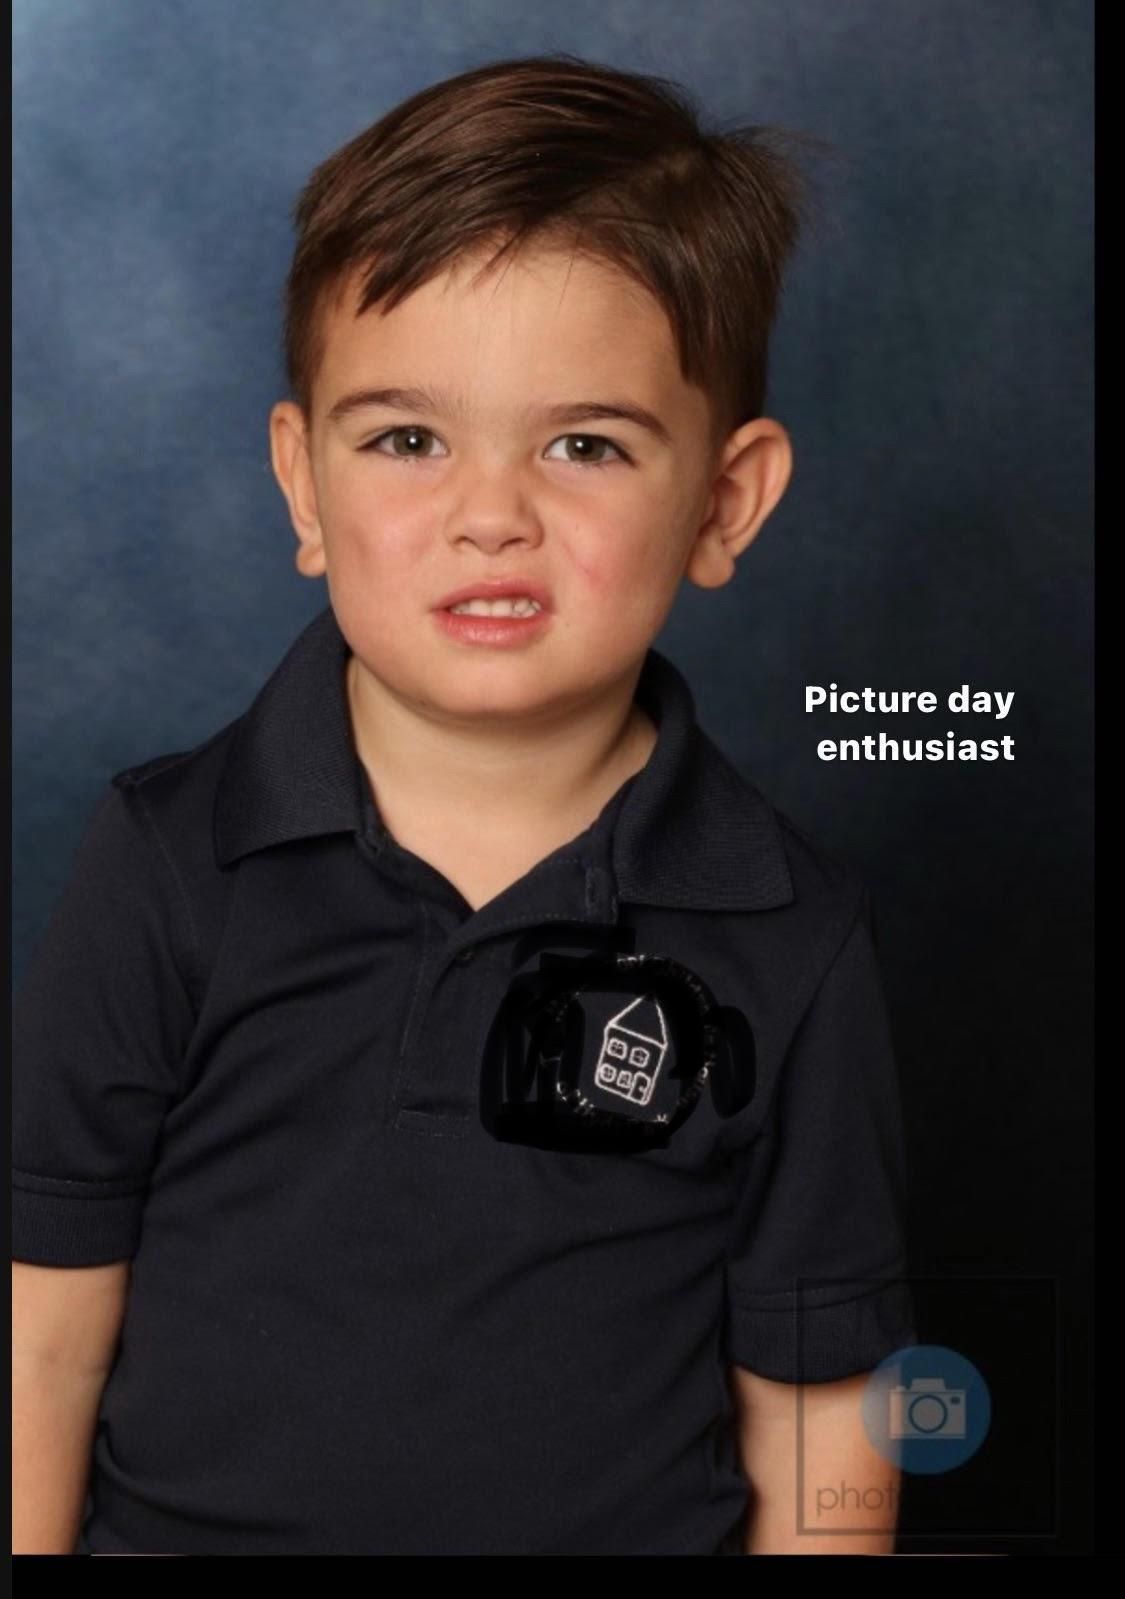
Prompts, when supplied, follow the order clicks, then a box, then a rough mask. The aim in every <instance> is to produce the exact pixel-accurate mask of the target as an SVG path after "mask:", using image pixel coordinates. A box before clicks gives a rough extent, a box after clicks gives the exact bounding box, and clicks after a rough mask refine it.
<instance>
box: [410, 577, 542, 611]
mask: <svg viewBox="0 0 1125 1599" xmlns="http://www.w3.org/2000/svg"><path fill="white" fill-rule="evenodd" d="M550 609H551V596H550V593H549V592H548V590H547V589H546V588H545V587H544V586H543V584H541V583H539V582H537V581H536V580H535V579H533V578H521V577H506V578H487V579H482V580H481V581H480V582H478V583H473V584H467V585H466V586H465V587H464V588H459V589H455V590H454V591H453V592H452V593H451V594H447V595H446V596H445V598H444V599H443V600H440V601H439V602H438V604H437V605H436V606H435V610H440V611H448V612H450V614H451V615H454V616H483V617H489V616H497V617H517V618H518V617H528V616H538V615H539V614H540V612H543V611H549V610H550Z"/></svg>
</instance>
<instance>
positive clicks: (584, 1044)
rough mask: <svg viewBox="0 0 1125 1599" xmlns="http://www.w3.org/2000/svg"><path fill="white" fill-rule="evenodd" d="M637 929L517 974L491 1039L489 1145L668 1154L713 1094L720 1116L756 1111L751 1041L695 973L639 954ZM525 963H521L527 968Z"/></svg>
mask: <svg viewBox="0 0 1125 1599" xmlns="http://www.w3.org/2000/svg"><path fill="white" fill-rule="evenodd" d="M632 938H633V933H632V930H631V929H626V928H620V927H618V928H615V929H612V930H610V931H608V932H607V934H606V941H605V947H604V948H595V949H593V950H589V949H587V950H586V951H585V952H584V953H582V954H577V955H570V954H562V953H559V952H558V951H557V949H556V950H547V951H543V950H541V951H540V953H539V966H538V970H535V971H532V970H527V969H522V970H521V969H519V968H520V966H521V965H522V964H523V960H522V959H521V960H516V959H514V960H513V964H514V965H515V966H516V968H517V969H516V971H515V974H514V975H513V977H512V978H511V981H510V982H509V985H508V991H507V993H506V994H505V996H504V999H503V1001H502V1002H501V1004H500V1007H499V1009H498V1010H497V1013H496V1015H495V1017H494V1018H493V1021H492V1025H491V1027H490V1028H489V1031H488V1036H487V1040H486V1043H485V1048H484V1055H483V1058H482V1061H481V1072H480V1117H481V1123H482V1125H483V1126H484V1128H485V1130H486V1131H487V1132H488V1133H490V1134H491V1135H492V1137H493V1138H496V1139H499V1140H501V1141H502V1142H506V1143H522V1144H532V1145H535V1146H537V1147H538V1148H541V1149H571V1150H575V1149H579V1150H589V1151H615V1152H618V1153H628V1152H631V1151H635V1150H641V1149H661V1148H663V1147H665V1146H666V1145H667V1143H668V1140H669V1138H670V1137H671V1136H672V1135H673V1134H674V1133H675V1132H676V1130H677V1128H679V1127H680V1126H681V1125H682V1123H683V1122H684V1121H686V1119H687V1118H688V1116H690V1115H691V1114H692V1112H693V1111H694V1110H695V1108H696V1105H697V1104H698V1102H699V1100H700V1097H701V1095H702V1093H703V1090H704V1089H705V1088H707V1089H709V1090H710V1095H711V1101H712V1104H713V1106H714V1108H715V1111H716V1113H717V1114H718V1115H719V1116H722V1117H727V1116H732V1115H735V1114H736V1113H737V1112H738V1111H740V1110H742V1109H744V1108H745V1106H746V1105H748V1104H749V1103H750V1100H751V1099H752V1097H753V1094H754V1088H755V1083H756V1062H755V1051H754V1037H753V1033H752V1032H751V1029H750V1024H749V1023H748V1022H747V1020H746V1018H745V1016H744V1015H743V1014H742V1012H741V1011H739V1010H737V1009H736V1008H735V1007H733V1006H729V1005H718V1004H717V1003H716V1001H715V999H714V996H713V995H712V994H711V991H710V989H709V988H708V987H707V985H706V984H705V983H704V982H703V980H702V978H700V977H699V976H698V975H697V974H696V973H695V972H693V971H691V970H690V969H689V968H688V967H686V966H684V965H683V964H682V963H681V962H679V961H675V960H672V959H671V958H670V957H669V956H664V955H647V954H635V953H633V950H632ZM525 958H526V955H525V956H524V959H525Z"/></svg>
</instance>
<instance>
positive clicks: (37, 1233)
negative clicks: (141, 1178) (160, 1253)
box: [12, 1171, 145, 1266]
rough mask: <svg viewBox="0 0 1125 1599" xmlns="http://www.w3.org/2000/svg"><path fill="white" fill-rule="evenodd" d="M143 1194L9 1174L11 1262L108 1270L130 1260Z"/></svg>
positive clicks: (116, 1186) (130, 1188) (119, 1186)
mask: <svg viewBox="0 0 1125 1599" xmlns="http://www.w3.org/2000/svg"><path fill="white" fill-rule="evenodd" d="M144 1198H145V1190H144V1189H143V1188H137V1187H136V1186H135V1185H133V1184H125V1183H84V1182H69V1181H65V1180H63V1179H61V1178H55V1177H37V1176H35V1175H33V1174H32V1173H30V1172H18V1171H14V1172H13V1173H12V1259H13V1260H22V1261H26V1262H27V1263H28V1264H30V1265H34V1266H108V1265H110V1264H111V1263H112V1262H113V1261H116V1260H131V1259H132V1257H133V1256H134V1255H135V1254H136V1252H137V1246H138V1244H139V1242H140V1236H141V1214H142V1211H143V1208H144Z"/></svg>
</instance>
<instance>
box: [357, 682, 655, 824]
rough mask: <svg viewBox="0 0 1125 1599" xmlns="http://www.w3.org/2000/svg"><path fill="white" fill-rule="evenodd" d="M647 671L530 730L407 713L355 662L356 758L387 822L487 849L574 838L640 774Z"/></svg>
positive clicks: (645, 742)
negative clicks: (511, 842) (474, 839)
mask: <svg viewBox="0 0 1125 1599" xmlns="http://www.w3.org/2000/svg"><path fill="white" fill-rule="evenodd" d="M639 676H640V665H638V667H637V668H636V670H635V671H634V672H633V673H631V674H630V675H629V677H628V678H626V679H622V680H620V681H618V682H617V683H615V684H612V685H610V686H609V687H608V688H607V690H606V692H605V693H604V695H602V696H601V697H600V698H599V699H598V700H597V701H595V702H594V703H592V704H589V705H586V706H583V707H582V708H581V709H580V710H579V711H572V712H570V713H569V715H566V714H563V715H559V716H557V717H555V718H553V719H550V720H546V719H540V720H539V721H538V722H536V723H531V724H527V723H525V724H522V725H516V724H509V725H507V726H504V725H503V724H501V723H496V722H494V723H491V724H484V723H480V724H477V725H475V726H474V725H469V724H458V723H456V722H453V721H448V720H447V721H442V720H440V719H439V718H437V717H432V716H426V715H423V714H420V713H418V712H417V711H415V710H413V709H412V708H410V707H408V706H406V705H404V704H403V703H402V701H401V700H400V699H398V698H397V697H396V696H395V695H393V694H391V693H389V692H388V691H387V690H386V689H385V688H384V687H383V686H382V685H381V684H380V683H379V682H377V681H376V680H375V679H373V678H372V676H371V674H370V673H368V672H365V671H363V670H362V669H361V668H360V664H359V661H358V659H357V657H356V656H355V655H352V656H351V657H350V658H349V660H348V665H347V690H348V704H349V708H350V712H351V721H352V728H353V732H354V737H355V744H356V751H357V753H358V755H359V758H360V760H361V762H362V763H363V766H364V768H365V769H366V771H367V774H368V778H369V780H370V782H371V785H372V789H373V792H374V794H375V799H376V804H377V805H378V807H379V810H380V812H381V814H382V816H383V820H384V822H385V823H386V825H387V826H388V827H389V828H390V831H391V833H392V834H395V832H396V828H395V818H396V817H399V818H405V817H407V816H409V818H410V819H411V823H412V824H414V825H417V826H425V825H426V823H427V822H429V823H430V824H432V825H435V826H436V825H442V826H445V827H448V828H449V829H450V830H451V831H452V833H453V834H454V835H456V836H461V837H464V836H471V835H473V834H475V833H476V832H477V830H478V829H479V830H480V833H481V842H482V844H485V843H486V841H491V840H495V839H497V838H502V837H503V836H504V834H505V832H506V831H507V830H509V829H511V830H514V831H515V832H517V833H519V834H521V835H523V836H526V835H527V834H528V833H529V832H536V831H539V832H542V833H543V834H544V835H547V836H549V835H551V834H553V833H554V832H561V836H562V837H564V838H566V837H571V836H575V835H576V834H577V833H578V832H581V831H582V830H583V829H584V828H585V827H587V826H589V825H590V823H591V822H593V821H594V820H595V818H596V817H597V815H598V812H599V811H600V810H601V809H602V808H603V806H604V805H605V804H607V803H608V801H609V800H610V799H611V798H612V797H613V795H614V794H615V793H616V792H617V790H618V789H619V788H620V787H621V785H622V783H624V782H626V781H627V779H628V778H630V777H632V776H633V775H634V774H635V773H636V772H638V771H640V769H641V767H642V766H644V764H645V762H646V761H647V760H648V758H649V756H650V754H651V753H652V749H653V746H654V745H655V743H656V736H657V732H656V728H655V726H654V724H653V722H652V720H651V719H650V717H649V716H648V715H647V713H646V712H644V711H643V710H642V709H641V707H640V706H639V705H637V704H636V702H635V700H634V692H635V689H636V683H637V679H638V678H639Z"/></svg>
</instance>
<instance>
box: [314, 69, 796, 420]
mask: <svg viewBox="0 0 1125 1599" xmlns="http://www.w3.org/2000/svg"><path fill="white" fill-rule="evenodd" d="M788 143H792V144H794V145H803V146H805V147H806V148H816V149H819V150H824V149H827V148H828V146H826V145H825V144H824V143H823V141H821V140H818V139H814V138H812V137H811V136H809V135H807V134H797V133H792V132H786V131H784V130H781V129H778V128H766V127H761V126H757V125H755V126H744V127H738V128H734V129H731V130H729V131H727V132H723V133H720V132H706V131H704V130H703V129H702V128H701V126H700V124H699V121H698V118H697V114H696V111H695V107H694V103H693V101H692V100H691V98H690V97H689V95H688V94H687V92H686V91H685V90H684V89H683V88H682V87H681V86H680V85H678V84H676V83H674V82H672V81H671V80H669V79H666V78H658V77H651V76H644V75H641V74H639V73H632V72H624V71H620V70H618V69H616V68H612V67H607V66H602V65H597V64H594V63H591V62H587V61H584V60H582V59H581V58H579V57H577V56H572V55H569V54H567V53H563V52H558V53H555V54H552V55H542V56H531V57H525V58H523V59H518V60H505V61H499V62H494V63H490V64H488V65H486V66H482V67H477V68H475V69H473V70H472V71H469V72H464V73H461V74H460V75H459V76H457V77H454V78H449V79H447V80H445V81H444V82H441V83H437V84H434V85H432V86H431V87H429V88H427V89H423V90H421V91H420V92H419V93H418V94H415V95H413V96H412V97H411V98H410V99H408V100H406V101H404V102H403V103H402V104H401V105H398V106H396V107H395V108H394V110H392V111H390V112H388V113H387V115H386V116H384V117H383V118H381V120H380V121H378V122H376V123H375V124H374V125H373V126H372V127H370V128H368V129H367V130H366V131H365V132H363V133H361V134H359V135H358V137H356V138H354V139H352V140H351V141H350V142H349V143H348V144H346V145H344V146H343V148H342V149H340V150H338V151H337V152H336V153H335V154H334V155H332V156H330V157H329V159H328V160H327V161H325V162H323V163H322V165H320V166H319V167H317V169H316V171H315V172H314V173H313V174H312V176H311V178H310V179H309V181H308V183H307V184H306V186H305V188H304V190H303V191H302V193H301V195H300V198H299V200H298V202H297V205H296V207H295V211H294V218H295V221H296V225H297V235H298V236H297V244H296V249H295V252H294V256H293V262H292V266H291V268H290V272H289V277H288V282H287V285H286V318H285V359H286V367H287V372H288V378H289V384H290V390H291V393H292V395H293V397H294V399H295V400H296V401H297V403H298V404H299V405H300V406H301V408H302V409H303V410H304V411H305V413H306V415H308V414H309V412H310V398H311V391H312V385H313V380H314V378H315V374H316V371H317V367H318V365H319V361H320V357H321V342H320V336H319V332H320V325H321V322H320V312H321V309H322V306H323V304H324V300H325V297H326V294H327V293H328V292H329V291H330V290H331V289H332V288H333V287H335V288H336V289H339V288H341V287H342V286H343V284H344V282H345V280H346V278H347V277H348V276H349V275H350V274H351V272H352V271H353V270H355V269H357V268H363V269H364V272H365V275H364V277H363V278H362V280H361V291H360V307H359V309H360V311H361V312H362V311H366V310H368V309H369V308H370V307H372V306H374V305H376V304H377V303H378V302H380V301H383V300H385V302H386V309H387V310H390V309H392V308H393V307H394V306H395V305H396V304H398V302H399V301H401V300H402V299H404V298H405V297H406V295H408V294H409V293H411V292H412V291H413V290H414V289H416V288H419V287H420V286H421V285H422V284H423V283H425V282H427V281H428V280H429V279H430V278H432V277H434V276H435V275H436V274H437V273H439V272H440V271H442V270H443V269H444V268H445V267H447V266H448V265H451V264H452V263H453V262H454V260H455V259H456V258H458V257H460V256H462V255H464V254H466V253H468V252H469V251H470V250H473V249H474V248H477V247H481V246H483V245H485V244H487V243H489V242H492V243H495V244H496V245H497V249H496V250H495V252H494V253H493V254H492V255H491V256H490V257H489V258H488V260H487V261H486V262H485V265H484V267H483V268H482V271H486V270H488V269H489V268H490V267H491V266H492V265H494V264H495V262H496V261H497V260H499V258H500V257H501V256H502V255H504V254H505V253H506V252H508V251H509V250H515V249H516V248H518V247H519V246H520V245H521V244H523V243H525V242H529V243H535V244H544V245H558V246H560V247H565V246H570V247H572V248H577V249H579V250H581V251H582V252H583V253H585V254H587V255H589V256H592V257H594V258H597V259H601V260H604V261H606V262H608V263H610V264H612V265H615V266H617V267H618V268H620V269H622V270H624V271H625V272H626V273H628V274H629V275H630V276H632V277H633V278H634V279H636V280H638V281H639V282H640V283H641V284H643V285H644V287H645V288H647V289H648V290H649V291H650V292H651V293H652V294H653V295H654V296H655V298H656V300H657V301H658V303H659V304H660V305H661V306H662V307H663V308H664V310H665V312H666V313H667V315H668V319H669V321H670V323H671V326H672V330H673V334H674V337H675V341H676V345H677V350H678V354H679V359H680V367H681V371H682V373H683V376H684V379H685V381H686V382H689V383H695V384H697V385H698V386H699V387H701V388H702V389H704V391H705V392H707V393H708V394H709V396H710V398H711V402H712V417H713V421H714V425H715V430H714V440H715V442H716V443H717V442H719V441H720V440H721V439H723V438H724V437H725V436H726V435H727V434H728V433H729V432H730V431H732V430H733V429H734V428H736V427H739V426H741V425H742V423H744V422H747V421H751V420H753V419H754V418H755V417H758V416H760V415H761V414H762V411H763V406H764V402H765V390H766V379H767V366H768V347H769V336H770V331H771V329H772V326H773V323H774V320H775V317H776V314H777V310H778V303H779V298H780V293H781V279H782V271H783V268H784V266H785V263H786V261H787V260H788V258H789V256H790V254H791V252H792V251H793V249H794V247H795V245H796V242H797V239H798V235H799V233H800V229H801V225H802V223H803V221H804V215H805V202H806V199H807V194H808V188H807V184H806V180H805V176H804V174H803V172H802V171H801V170H800V168H799V167H798V166H797V165H796V163H795V162H794V161H793V160H791V159H790V157H789V156H788V155H787V154H786V149H785V147H786V145H787V144H788Z"/></svg>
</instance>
